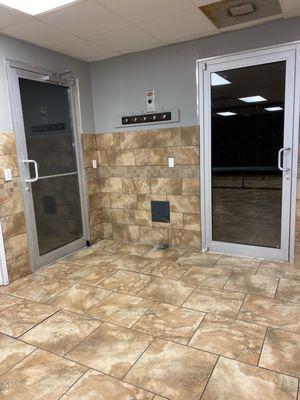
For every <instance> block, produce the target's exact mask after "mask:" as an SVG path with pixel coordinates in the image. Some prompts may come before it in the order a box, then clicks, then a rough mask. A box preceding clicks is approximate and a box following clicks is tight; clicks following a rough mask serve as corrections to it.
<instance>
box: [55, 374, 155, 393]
mask: <svg viewBox="0 0 300 400" xmlns="http://www.w3.org/2000/svg"><path fill="white" fill-rule="evenodd" d="M61 399H62V400H79V399H80V400H151V399H153V394H152V393H149V392H147V391H146V390H143V389H139V388H137V387H135V386H132V385H129V384H128V383H125V382H122V381H120V380H118V379H115V378H112V377H110V376H107V375H104V374H101V372H97V371H92V370H90V371H88V372H87V373H86V374H85V375H84V376H83V377H82V378H81V379H79V381H78V382H77V383H76V384H75V385H74V386H73V387H72V388H71V389H70V390H69V391H68V392H67V393H66V394H65V395H64V396H63V397H62V398H61Z"/></svg>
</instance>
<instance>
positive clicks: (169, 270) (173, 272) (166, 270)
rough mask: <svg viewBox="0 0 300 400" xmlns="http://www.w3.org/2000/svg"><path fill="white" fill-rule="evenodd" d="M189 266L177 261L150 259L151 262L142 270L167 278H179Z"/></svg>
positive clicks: (145, 272) (144, 272)
mask: <svg viewBox="0 0 300 400" xmlns="http://www.w3.org/2000/svg"><path fill="white" fill-rule="evenodd" d="M186 270H187V267H184V266H182V265H180V264H176V263H175V261H165V260H162V259H158V260H154V261H152V260H151V261H150V264H149V265H147V266H146V267H145V268H144V269H143V270H142V271H141V272H142V273H143V274H148V275H153V276H157V277H159V278H167V279H174V280H176V279H178V278H180V277H181V276H182V275H183V274H184V273H185V271H186Z"/></svg>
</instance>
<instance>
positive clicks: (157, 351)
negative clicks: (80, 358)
mask: <svg viewBox="0 0 300 400" xmlns="http://www.w3.org/2000/svg"><path fill="white" fill-rule="evenodd" d="M216 360H217V357H216V356H214V355H212V354H208V353H205V352H202V351H200V350H196V349H192V348H189V347H186V346H183V345H180V344H176V343H172V342H167V341H165V340H162V339H155V341H154V342H153V343H152V345H151V346H150V347H149V348H148V350H147V351H146V352H145V353H144V354H143V356H142V357H141V358H140V359H139V360H138V362H137V363H136V364H135V365H134V367H133V368H132V369H131V370H130V372H129V373H128V374H127V376H126V377H125V380H126V381H127V382H129V383H132V384H134V385H137V386H139V387H142V388H144V389H146V390H149V391H152V392H154V393H156V394H159V395H161V396H165V397H167V398H168V399H170V400H198V399H199V398H200V395H201V393H202V392H203V390H204V388H205V385H206V383H207V381H208V378H209V376H210V374H211V372H212V370H213V368H214V365H215V362H216Z"/></svg>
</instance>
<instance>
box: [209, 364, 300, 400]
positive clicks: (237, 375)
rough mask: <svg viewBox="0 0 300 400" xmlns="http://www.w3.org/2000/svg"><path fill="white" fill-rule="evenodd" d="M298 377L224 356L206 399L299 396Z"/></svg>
mask: <svg viewBox="0 0 300 400" xmlns="http://www.w3.org/2000/svg"><path fill="white" fill-rule="evenodd" d="M297 386H298V382H297V379H295V378H291V377H288V376H285V375H281V374H278V373H277V372H272V371H268V370H266V369H262V368H258V367H255V366H252V365H248V364H244V363H241V362H239V361H234V360H229V359H226V358H222V357H221V358H220V359H219V361H218V363H217V366H216V368H215V369H214V372H213V374H212V377H211V379H210V380H209V383H208V385H207V387H206V390H205V392H204V395H203V396H202V400H296V399H297Z"/></svg>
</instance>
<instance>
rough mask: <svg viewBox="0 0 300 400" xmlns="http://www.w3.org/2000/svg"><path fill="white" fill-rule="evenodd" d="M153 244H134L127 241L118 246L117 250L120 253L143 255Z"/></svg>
mask: <svg viewBox="0 0 300 400" xmlns="http://www.w3.org/2000/svg"><path fill="white" fill-rule="evenodd" d="M152 247H153V246H151V245H149V244H135V243H127V244H123V245H122V246H120V248H119V249H118V251H119V252H120V253H126V254H132V255H133V256H143V255H144V254H146V253H147V252H148V251H149V250H151V249H152Z"/></svg>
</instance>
